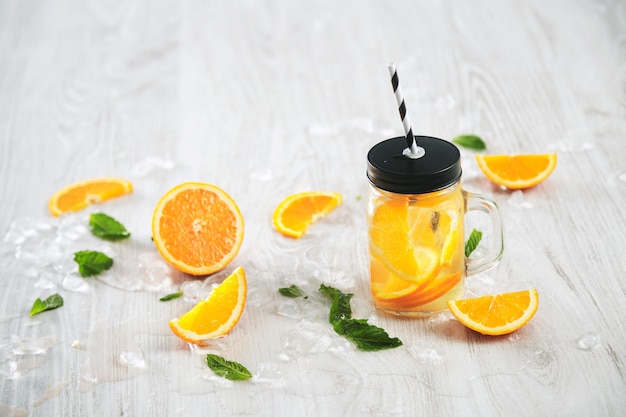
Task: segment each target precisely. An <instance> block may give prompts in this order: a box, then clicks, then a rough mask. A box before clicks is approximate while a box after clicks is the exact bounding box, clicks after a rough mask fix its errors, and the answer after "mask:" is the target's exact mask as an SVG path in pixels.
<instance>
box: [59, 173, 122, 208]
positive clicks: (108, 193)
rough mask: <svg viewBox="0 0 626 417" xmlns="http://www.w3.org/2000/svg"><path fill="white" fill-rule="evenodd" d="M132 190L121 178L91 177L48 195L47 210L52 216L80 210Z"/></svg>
mask: <svg viewBox="0 0 626 417" xmlns="http://www.w3.org/2000/svg"><path fill="white" fill-rule="evenodd" d="M131 191H133V185H132V184H131V183H130V181H127V180H125V179H122V178H92V179H89V180H85V181H80V182H76V183H74V184H70V185H68V186H66V187H63V188H61V189H60V190H58V191H57V192H56V193H54V194H53V195H52V197H50V200H49V201H48V210H50V213H51V214H52V215H53V216H60V215H61V214H63V213H67V212H70V211H78V210H82V209H84V208H85V207H87V206H89V205H90V204H94V203H101V202H103V201H106V200H109V199H111V198H114V197H119V196H121V195H124V194H128V193H130V192H131Z"/></svg>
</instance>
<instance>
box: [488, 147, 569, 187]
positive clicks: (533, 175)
mask: <svg viewBox="0 0 626 417" xmlns="http://www.w3.org/2000/svg"><path fill="white" fill-rule="evenodd" d="M556 160H557V157H556V153H547V154H525V155H476V162H477V163H478V167H479V168H480V169H481V171H482V172H483V173H484V174H485V176H486V177H487V178H489V179H490V180H491V181H492V182H494V183H496V184H498V185H502V186H504V187H506V188H509V189H511V190H519V189H524V188H530V187H533V186H535V185H537V184H539V183H540V182H542V181H543V180H545V179H546V178H548V177H549V176H550V174H552V171H554V168H555V167H556Z"/></svg>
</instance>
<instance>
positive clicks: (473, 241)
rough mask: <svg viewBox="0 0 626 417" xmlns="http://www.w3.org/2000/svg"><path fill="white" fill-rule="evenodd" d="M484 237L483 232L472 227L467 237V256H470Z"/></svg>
mask: <svg viewBox="0 0 626 417" xmlns="http://www.w3.org/2000/svg"><path fill="white" fill-rule="evenodd" d="M482 238H483V232H481V231H479V230H476V229H472V233H470V235H469V237H468V238H467V242H465V257H466V258H468V257H469V256H470V255H471V254H472V252H474V251H475V250H476V248H477V247H478V244H479V243H480V240H481V239H482Z"/></svg>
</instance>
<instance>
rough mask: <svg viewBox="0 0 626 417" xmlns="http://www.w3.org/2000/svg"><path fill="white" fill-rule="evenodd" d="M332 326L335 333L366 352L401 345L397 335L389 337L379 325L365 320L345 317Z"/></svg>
mask: <svg viewBox="0 0 626 417" xmlns="http://www.w3.org/2000/svg"><path fill="white" fill-rule="evenodd" d="M333 328H334V329H335V332H337V334H340V335H342V336H345V337H346V338H347V339H348V340H351V341H352V342H353V343H354V344H355V345H356V346H357V348H359V349H360V350H363V351H366V352H373V351H377V350H383V349H393V348H396V347H398V346H402V342H401V341H400V339H398V338H397V337H394V338H392V337H389V335H388V334H387V332H386V331H385V330H383V329H381V328H380V327H377V326H374V325H372V324H369V323H368V322H367V320H363V319H361V320H357V319H345V320H339V321H337V322H336V323H334V325H333Z"/></svg>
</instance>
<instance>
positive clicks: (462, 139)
mask: <svg viewBox="0 0 626 417" xmlns="http://www.w3.org/2000/svg"><path fill="white" fill-rule="evenodd" d="M452 143H455V144H457V145H459V146H462V147H464V148H467V149H472V150H475V151H484V150H485V149H487V145H485V142H484V141H483V140H482V139H481V138H480V137H478V136H476V135H461V136H457V137H455V138H454V139H452Z"/></svg>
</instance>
